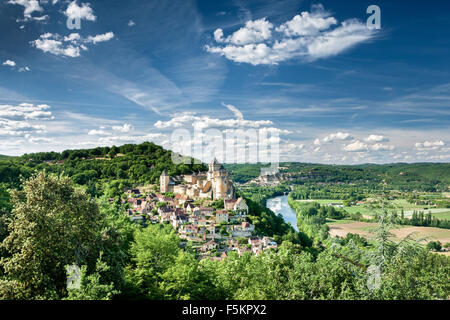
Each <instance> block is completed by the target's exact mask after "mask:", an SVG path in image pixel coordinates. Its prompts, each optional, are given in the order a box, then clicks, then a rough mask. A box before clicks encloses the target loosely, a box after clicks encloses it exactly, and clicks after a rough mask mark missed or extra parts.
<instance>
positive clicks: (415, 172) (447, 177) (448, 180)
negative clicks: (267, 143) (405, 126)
mask: <svg viewBox="0 0 450 320" xmlns="http://www.w3.org/2000/svg"><path fill="white" fill-rule="evenodd" d="M225 167H226V168H227V169H228V170H229V171H230V176H231V178H232V179H233V180H234V181H237V182H240V183H245V182H247V181H250V180H252V179H254V178H256V177H257V176H259V175H260V168H261V167H262V165H261V164H232V165H231V164H229V165H225ZM280 173H281V175H282V178H283V179H282V180H284V181H289V182H290V183H294V184H297V183H298V184H303V183H305V182H309V183H355V182H365V183H381V182H382V181H383V180H385V181H386V182H387V183H388V184H389V185H390V187H391V188H398V189H403V190H404V189H411V190H414V189H417V190H429V191H433V189H435V188H436V187H439V188H440V189H443V190H445V189H446V188H447V187H448V186H449V185H450V163H412V164H406V163H395V164H382V165H380V164H362V165H326V164H312V163H300V162H283V163H280Z"/></svg>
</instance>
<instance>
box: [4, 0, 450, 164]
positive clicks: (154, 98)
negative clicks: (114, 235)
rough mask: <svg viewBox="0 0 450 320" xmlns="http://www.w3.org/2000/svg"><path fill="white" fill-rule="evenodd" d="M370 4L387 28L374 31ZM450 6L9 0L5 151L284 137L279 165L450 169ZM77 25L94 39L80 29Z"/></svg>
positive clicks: (173, 145) (6, 2)
mask: <svg viewBox="0 0 450 320" xmlns="http://www.w3.org/2000/svg"><path fill="white" fill-rule="evenodd" d="M372 4H376V5H378V6H379V7H380V9H381V29H380V30H373V29H369V28H367V26H366V20H367V18H368V17H369V14H367V13H366V9H367V7H368V6H369V5H372ZM449 9H450V5H449V4H448V3H447V2H445V1H436V2H435V3H434V4H433V5H431V4H429V3H427V2H425V1H409V2H407V3H406V2H401V1H376V2H374V1H363V0H361V1H299V0H296V1H293V0H292V1H291V0H286V1H284V0H277V1H188V0H183V1H177V0H172V1H143V0H139V1H138V0H132V1H115V0H108V1H89V0H85V1H63V0H58V1H55V0H48V1H35V0H34V1H33V0H2V1H1V2H0V16H1V17H0V24H1V28H0V30H1V31H0V43H1V45H0V139H1V140H0V141H1V142H0V154H9V155H18V154H23V153H29V152H36V151H49V150H55V151H61V150H64V149H68V148H89V147H95V146H98V145H113V144H115V145H121V144H124V143H139V142H142V141H154V142H155V143H158V144H161V145H163V146H164V147H166V148H173V149H177V148H180V143H178V144H177V143H175V142H174V141H173V139H171V136H172V133H173V132H174V130H176V129H178V130H179V129H186V130H188V131H189V132H191V133H192V135H193V134H194V129H202V130H203V132H205V130H208V129H218V130H219V132H222V133H224V132H227V131H229V130H235V129H244V130H245V129H258V130H261V129H262V130H265V132H271V133H276V134H277V135H279V139H278V140H276V141H279V150H280V158H281V159H280V160H292V161H304V162H320V163H337V164H352V163H367V162H374V163H389V162H422V161H432V162H448V161H449V159H450V152H449V151H450V148H449V146H448V144H449V142H450V131H449V127H450V126H449V120H450V77H449V76H450V62H449V59H448V57H449V56H450V37H449V30H450V19H448V12H449ZM76 17H79V18H80V27H81V28H80V29H69V28H68V27H67V23H66V22H67V20H68V19H69V20H70V21H75V20H71V19H74V18H76ZM195 143H196V142H195V141H191V142H190V143H184V147H185V146H186V145H189V146H194V145H195ZM250 143H251V142H250ZM182 150H184V149H180V150H178V151H182ZM193 155H194V156H197V157H199V158H202V160H205V161H208V160H209V158H210V157H211V153H210V152H204V153H203V154H198V153H195V150H194V153H193ZM217 156H218V158H219V160H221V161H224V160H226V159H225V158H224V157H223V156H224V155H223V154H220V153H219V154H217ZM221 158H222V159H221ZM228 160H230V159H228ZM231 161H232V160H231ZM228 162H229V161H228Z"/></svg>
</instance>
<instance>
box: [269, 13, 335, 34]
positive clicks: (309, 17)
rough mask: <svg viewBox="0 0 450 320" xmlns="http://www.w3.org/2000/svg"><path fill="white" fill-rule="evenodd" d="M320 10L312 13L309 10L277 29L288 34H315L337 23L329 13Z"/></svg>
mask: <svg viewBox="0 0 450 320" xmlns="http://www.w3.org/2000/svg"><path fill="white" fill-rule="evenodd" d="M321 9H322V10H318V11H315V12H312V13H309V12H307V11H304V12H302V13H301V14H300V15H296V16H295V17H294V18H292V20H289V21H287V22H285V23H283V24H282V25H280V26H279V27H278V28H277V29H276V31H279V32H283V33H284V34H285V35H286V36H288V37H292V36H314V35H317V34H319V33H320V31H322V30H326V29H328V28H330V26H332V25H335V24H337V20H336V19H335V18H333V17H330V16H329V14H328V13H326V12H324V11H323V7H321Z"/></svg>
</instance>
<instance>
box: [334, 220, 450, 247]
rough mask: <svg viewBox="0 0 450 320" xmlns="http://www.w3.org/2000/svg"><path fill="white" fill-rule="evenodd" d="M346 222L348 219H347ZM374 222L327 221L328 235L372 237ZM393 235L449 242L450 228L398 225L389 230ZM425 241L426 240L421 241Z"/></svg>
mask: <svg viewBox="0 0 450 320" xmlns="http://www.w3.org/2000/svg"><path fill="white" fill-rule="evenodd" d="M347 222H348V220H347ZM376 225H377V224H376V223H369V222H357V221H353V222H348V223H342V222H332V223H329V226H330V235H332V236H340V237H345V236H346V235H347V234H348V233H356V234H359V235H362V236H365V237H367V238H369V239H370V238H372V237H373V236H374V234H373V233H372V232H371V229H372V228H374V227H376ZM391 233H392V234H393V235H394V238H393V240H394V241H399V240H401V239H403V238H404V237H406V236H407V235H409V234H413V238H415V239H421V238H427V240H428V241H430V240H433V241H436V240H437V241H440V242H441V243H442V244H445V243H447V242H450V230H447V229H439V228H431V227H413V226H398V227H396V228H395V229H392V230H391ZM422 242H426V241H422Z"/></svg>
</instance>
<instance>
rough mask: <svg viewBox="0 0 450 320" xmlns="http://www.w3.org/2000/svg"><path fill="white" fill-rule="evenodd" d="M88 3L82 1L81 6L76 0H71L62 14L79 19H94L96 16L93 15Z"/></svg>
mask: <svg viewBox="0 0 450 320" xmlns="http://www.w3.org/2000/svg"><path fill="white" fill-rule="evenodd" d="M90 6H91V4H90V3H83V4H81V6H79V5H78V4H77V2H76V1H72V2H71V3H70V4H69V5H68V6H67V9H66V11H64V14H65V15H66V17H67V18H69V19H80V20H83V19H84V20H88V21H95V20H96V19H97V17H96V16H95V15H94V11H93V10H92V8H91V7H90Z"/></svg>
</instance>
